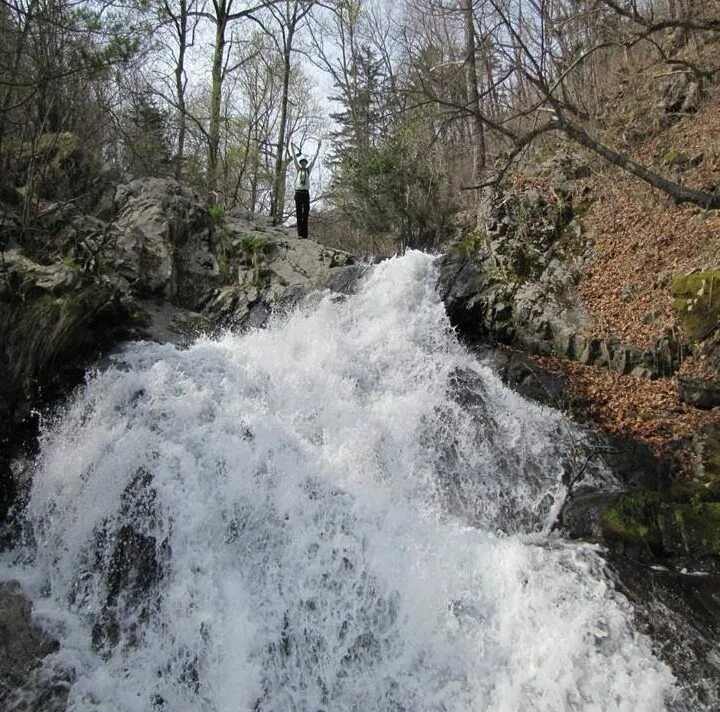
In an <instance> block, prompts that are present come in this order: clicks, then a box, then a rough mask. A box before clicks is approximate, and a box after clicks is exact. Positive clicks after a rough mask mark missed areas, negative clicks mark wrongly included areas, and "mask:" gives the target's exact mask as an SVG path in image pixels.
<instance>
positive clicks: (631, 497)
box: [602, 490, 662, 554]
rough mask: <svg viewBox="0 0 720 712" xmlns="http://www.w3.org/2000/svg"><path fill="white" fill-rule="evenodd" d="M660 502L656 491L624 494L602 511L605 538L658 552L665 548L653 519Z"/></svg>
mask: <svg viewBox="0 0 720 712" xmlns="http://www.w3.org/2000/svg"><path fill="white" fill-rule="evenodd" d="M661 501H662V500H661V498H660V496H659V495H658V494H657V493H656V492H649V491H647V490H634V491H632V492H626V493H624V494H623V495H621V496H620V497H618V499H617V500H615V501H614V502H613V503H612V504H611V505H610V506H609V507H608V508H607V509H606V510H605V512H604V513H603V516H602V531H603V534H604V535H605V538H606V539H607V540H608V541H610V542H618V543H622V544H624V545H626V546H630V547H631V548H637V549H639V550H640V551H643V550H644V551H646V552H647V553H651V554H652V553H655V552H658V551H659V550H660V549H661V548H662V540H661V537H660V536H659V533H658V531H657V527H656V526H654V520H655V512H656V511H657V508H658V506H659V505H660V503H661Z"/></svg>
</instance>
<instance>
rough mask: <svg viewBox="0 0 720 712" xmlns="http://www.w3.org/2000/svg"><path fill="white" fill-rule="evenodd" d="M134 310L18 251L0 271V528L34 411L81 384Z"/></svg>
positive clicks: (81, 277)
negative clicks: (15, 460)
mask: <svg viewBox="0 0 720 712" xmlns="http://www.w3.org/2000/svg"><path fill="white" fill-rule="evenodd" d="M129 317H130V304H129V303H128V301H127V300H126V299H125V298H124V297H123V295H122V293H121V292H120V291H119V290H118V289H117V286H116V285H115V284H114V283H113V282H112V280H111V279H110V278H108V277H106V276H103V277H100V276H96V275H91V274H88V273H85V272H82V271H81V270H79V269H78V268H77V267H76V266H75V265H69V264H65V263H63V262H61V261H56V262H53V263H52V264H49V265H41V264H38V263H37V262H34V261H33V260H31V259H29V258H27V257H25V256H24V255H22V254H21V253H20V252H19V251H18V250H10V251H8V252H6V253H4V257H3V263H2V265H1V268H0V445H1V446H2V447H1V449H0V475H1V476H0V521H2V519H3V518H4V516H5V514H6V513H7V510H8V508H9V506H10V504H11V503H12V501H13V499H14V497H15V496H16V494H17V486H18V483H17V482H16V481H15V478H14V477H13V476H12V473H11V471H10V465H9V461H10V458H11V457H12V456H13V455H14V454H15V453H16V452H17V451H18V448H21V447H22V445H23V440H24V437H25V435H28V434H29V433H31V432H32V431H33V428H34V418H33V417H32V415H31V414H32V411H33V409H36V408H42V407H44V406H45V405H47V404H48V403H50V402H52V401H53V400H54V399H55V398H57V397H59V396H61V395H63V394H64V393H66V392H67V389H68V388H70V387H72V386H74V385H75V384H77V383H79V382H80V381H81V380H82V378H83V375H84V369H85V367H86V366H87V364H88V363H89V362H90V361H91V360H92V359H93V358H95V357H96V356H97V355H98V354H99V353H100V352H101V351H102V350H103V349H104V348H105V347H107V346H109V345H110V344H111V343H114V342H115V341H116V340H117V339H118V338H119V336H120V335H121V333H122V327H123V325H124V324H126V323H127V322H128V321H129Z"/></svg>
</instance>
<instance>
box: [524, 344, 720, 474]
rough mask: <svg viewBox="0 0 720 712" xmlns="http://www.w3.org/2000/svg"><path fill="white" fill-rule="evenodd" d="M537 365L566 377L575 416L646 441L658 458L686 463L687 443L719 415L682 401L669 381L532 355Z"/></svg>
mask: <svg viewBox="0 0 720 712" xmlns="http://www.w3.org/2000/svg"><path fill="white" fill-rule="evenodd" d="M533 361H535V362H536V363H537V364H538V365H539V366H540V367H541V368H544V369H546V370H548V371H551V372H553V373H561V374H563V375H565V376H566V377H567V378H568V380H569V382H570V384H571V385H570V387H571V391H572V394H573V396H574V397H575V399H577V401H579V403H578V406H579V408H578V409H577V412H576V415H579V416H580V417H582V418H583V419H584V420H585V421H586V422H588V423H591V424H594V425H596V426H598V427H599V428H600V429H602V430H603V431H605V432H609V433H613V434H616V435H622V436H624V437H630V438H633V439H637V440H640V441H641V442H644V443H645V444H646V445H648V447H650V449H651V450H652V451H653V452H655V453H656V454H657V455H658V456H660V457H664V458H671V459H673V460H674V461H675V462H676V463H677V465H678V467H679V469H680V470H681V471H686V472H687V469H688V467H689V454H688V452H687V445H688V443H687V442H681V441H683V439H687V438H689V437H690V436H691V435H692V434H693V433H695V432H697V431H698V430H700V429H701V428H703V427H704V426H705V425H707V424H709V423H711V422H717V421H718V420H719V419H720V412H718V410H719V409H717V408H716V409H714V410H712V411H703V410H698V409H697V408H692V407H691V406H689V405H686V404H685V403H682V402H680V400H679V399H678V397H677V393H676V387H675V382H674V380H673V379H669V378H662V379H658V380H656V381H651V380H649V379H647V378H640V377H635V376H623V375H620V374H618V373H615V372H613V371H609V370H607V369H604V368H598V367H595V366H584V365H582V364H579V363H574V362H571V361H565V360H562V359H557V358H552V357H546V356H538V357H534V358H533Z"/></svg>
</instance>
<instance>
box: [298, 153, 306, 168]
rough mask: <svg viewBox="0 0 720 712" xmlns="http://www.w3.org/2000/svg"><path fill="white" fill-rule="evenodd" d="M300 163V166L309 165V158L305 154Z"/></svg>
mask: <svg viewBox="0 0 720 712" xmlns="http://www.w3.org/2000/svg"><path fill="white" fill-rule="evenodd" d="M298 163H299V164H300V167H301V168H305V167H306V166H307V164H308V159H307V158H305V156H303V157H302V158H301V159H300V160H299V161H298Z"/></svg>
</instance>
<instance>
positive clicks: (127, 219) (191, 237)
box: [103, 178, 220, 309]
mask: <svg viewBox="0 0 720 712" xmlns="http://www.w3.org/2000/svg"><path fill="white" fill-rule="evenodd" d="M115 202H116V204H117V210H118V215H117V219H116V220H115V221H114V222H113V223H112V225H111V230H110V239H109V240H107V242H106V244H105V245H104V246H103V259H104V261H105V264H106V265H107V266H108V268H109V269H110V270H111V271H113V272H116V273H117V274H119V275H120V276H122V277H124V278H125V279H126V280H127V282H128V284H129V286H130V288H131V290H132V291H133V293H135V294H136V295H138V296H143V297H150V296H153V297H159V298H161V299H166V300H169V301H172V302H174V303H177V304H178V305H180V306H184V307H187V308H190V309H192V308H194V307H195V306H196V304H197V301H198V298H199V296H200V294H201V293H202V291H203V289H205V288H207V287H208V286H209V285H212V284H214V283H216V282H217V281H219V278H220V267H219V264H218V259H217V255H218V253H219V237H218V235H217V234H216V232H214V231H213V223H212V221H211V218H210V215H209V214H208V209H207V206H206V205H205V204H204V203H203V201H201V199H200V197H199V196H198V195H197V193H195V192H194V191H193V190H191V189H190V188H188V187H187V186H184V185H182V184H180V183H178V182H177V181H175V180H172V179H169V178H141V179H137V180H133V181H131V182H130V183H128V184H127V185H121V186H119V187H118V189H117V191H116V194H115Z"/></svg>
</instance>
